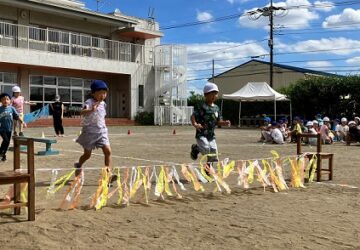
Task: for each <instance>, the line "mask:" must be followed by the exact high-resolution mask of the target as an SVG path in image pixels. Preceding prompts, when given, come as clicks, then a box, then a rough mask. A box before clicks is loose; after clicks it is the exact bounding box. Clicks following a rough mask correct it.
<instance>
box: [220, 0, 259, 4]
mask: <svg viewBox="0 0 360 250" xmlns="http://www.w3.org/2000/svg"><path fill="white" fill-rule="evenodd" d="M226 1H227V2H228V3H230V4H234V3H247V2H250V1H253V0H226Z"/></svg>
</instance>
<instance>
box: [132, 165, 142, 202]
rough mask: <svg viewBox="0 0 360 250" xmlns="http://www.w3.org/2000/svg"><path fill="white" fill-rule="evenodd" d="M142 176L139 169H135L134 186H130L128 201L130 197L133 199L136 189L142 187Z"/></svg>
mask: <svg viewBox="0 0 360 250" xmlns="http://www.w3.org/2000/svg"><path fill="white" fill-rule="evenodd" d="M142 175H143V174H142V170H141V167H137V175H136V181H135V183H134V185H133V186H132V188H131V190H130V199H131V198H132V197H134V195H135V194H136V192H137V191H138V189H139V188H140V187H141V185H142V181H141V177H142Z"/></svg>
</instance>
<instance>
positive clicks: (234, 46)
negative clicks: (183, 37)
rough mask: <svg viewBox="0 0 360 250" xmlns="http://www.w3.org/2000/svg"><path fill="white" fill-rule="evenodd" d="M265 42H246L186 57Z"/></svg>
mask: <svg viewBox="0 0 360 250" xmlns="http://www.w3.org/2000/svg"><path fill="white" fill-rule="evenodd" d="M266 40H267V39H263V40H259V41H254V42H248V43H242V44H238V45H232V46H229V47H225V48H221V49H215V50H207V51H202V52H195V53H189V54H188V56H191V55H199V54H207V53H211V52H216V51H223V50H228V49H233V48H237V47H241V46H245V45H249V44H255V43H262V42H264V41H266Z"/></svg>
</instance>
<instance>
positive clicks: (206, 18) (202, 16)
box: [196, 11, 215, 32]
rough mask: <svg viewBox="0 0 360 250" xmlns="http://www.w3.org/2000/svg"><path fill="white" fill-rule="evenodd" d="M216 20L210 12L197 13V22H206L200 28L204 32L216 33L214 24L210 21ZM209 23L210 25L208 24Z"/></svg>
mask: <svg viewBox="0 0 360 250" xmlns="http://www.w3.org/2000/svg"><path fill="white" fill-rule="evenodd" d="M213 19H214V16H213V15H212V14H211V13H210V12H208V11H197V14H196V20H198V21H199V22H204V23H205V24H204V25H202V26H201V27H200V30H201V31H203V32H214V31H215V30H214V28H213V24H214V23H211V22H210V21H212V20H213ZM206 22H209V23H206Z"/></svg>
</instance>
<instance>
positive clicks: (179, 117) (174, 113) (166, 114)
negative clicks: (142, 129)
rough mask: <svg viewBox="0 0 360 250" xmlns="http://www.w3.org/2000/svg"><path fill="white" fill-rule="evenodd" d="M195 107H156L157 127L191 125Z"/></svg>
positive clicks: (155, 118) (155, 120)
mask: <svg viewBox="0 0 360 250" xmlns="http://www.w3.org/2000/svg"><path fill="white" fill-rule="evenodd" d="M193 111H194V107H189V106H183V107H175V106H155V108H154V124H155V125H160V126H162V125H187V124H191V115H192V113H193Z"/></svg>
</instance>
